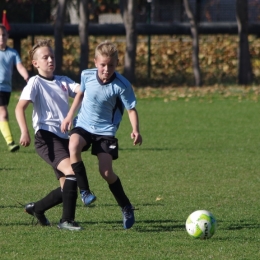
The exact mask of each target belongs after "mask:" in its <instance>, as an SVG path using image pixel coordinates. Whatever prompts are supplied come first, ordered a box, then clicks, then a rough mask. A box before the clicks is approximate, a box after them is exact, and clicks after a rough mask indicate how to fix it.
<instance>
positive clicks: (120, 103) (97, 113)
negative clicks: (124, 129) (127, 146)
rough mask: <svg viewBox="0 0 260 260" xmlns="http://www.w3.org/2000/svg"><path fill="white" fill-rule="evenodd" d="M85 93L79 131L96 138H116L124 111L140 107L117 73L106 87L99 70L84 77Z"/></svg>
mask: <svg viewBox="0 0 260 260" xmlns="http://www.w3.org/2000/svg"><path fill="white" fill-rule="evenodd" d="M81 91H82V92H84V98H83V100H82V104H81V109H80V111H79V113H78V117H77V121H76V127H81V128H83V129H85V130H86V131H88V132H90V133H92V134H98V135H106V136H108V135H109V136H115V134H116V131H117V129H118V127H119V124H120V122H121V120H122V115H123V111H124V108H126V109H127V110H129V109H132V108H134V107H135V106H136V98H135V94H134V91H133V88H132V86H131V84H130V82H129V81H128V80H127V79H126V78H125V77H123V76H122V75H120V74H119V73H117V72H115V73H114V75H113V76H112V78H111V79H110V81H109V82H107V83H103V82H102V81H101V80H100V79H99V77H98V74H97V69H88V70H84V71H82V73H81Z"/></svg>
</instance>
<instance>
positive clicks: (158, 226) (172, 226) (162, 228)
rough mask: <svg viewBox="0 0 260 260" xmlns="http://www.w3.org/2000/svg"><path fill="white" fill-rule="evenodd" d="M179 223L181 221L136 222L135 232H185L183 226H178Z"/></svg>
mask: <svg viewBox="0 0 260 260" xmlns="http://www.w3.org/2000/svg"><path fill="white" fill-rule="evenodd" d="M180 222H182V221H174V220H168V219H167V220H163V219H162V220H143V221H137V222H136V224H135V230H136V231H137V232H141V233H146V232H148V233H152V232H156V233H158V232H171V231H183V230H185V225H184V224H179V223H180Z"/></svg>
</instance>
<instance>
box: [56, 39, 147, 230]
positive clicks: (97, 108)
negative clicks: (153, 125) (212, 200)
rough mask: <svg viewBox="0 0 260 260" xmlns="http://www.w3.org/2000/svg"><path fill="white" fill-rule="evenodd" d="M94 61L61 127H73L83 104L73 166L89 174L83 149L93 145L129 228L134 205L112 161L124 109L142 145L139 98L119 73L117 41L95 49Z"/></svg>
mask: <svg viewBox="0 0 260 260" xmlns="http://www.w3.org/2000/svg"><path fill="white" fill-rule="evenodd" d="M94 62H95V66H96V68H95V69H87V70H84V71H83V72H82V74H81V87H80V91H79V92H78V93H77V95H76V97H75V99H74V101H73V104H72V106H71V108H70V111H69V113H68V115H67V117H66V118H65V119H64V121H63V123H62V125H61V130H62V132H63V133H65V132H66V131H67V130H68V129H70V127H71V125H72V120H73V117H74V114H75V113H76V111H78V109H79V107H80V106H81V107H80V111H79V113H78V116H77V121H76V124H75V127H74V128H73V129H72V130H71V132H70V141H69V151H70V161H71V166H72V169H73V171H74V172H75V174H76V175H84V174H85V166H84V163H83V161H82V158H81V151H82V149H88V148H89V147H90V146H92V154H93V155H95V156H97V159H98V163H99V172H100V174H101V176H102V177H103V178H104V180H105V181H106V182H107V183H108V186H109V189H110V191H111V192H112V194H113V195H114V197H115V199H116V201H117V203H118V205H119V206H120V208H121V210H122V213H123V226H124V228H125V229H129V228H131V227H132V226H133V224H134V223H135V217H134V211H133V210H134V208H133V207H132V204H131V202H130V200H129V198H128V197H127V196H126V194H125V192H124V189H123V186H122V184H121V181H120V179H119V177H118V176H117V175H116V174H115V172H114V171H113V168H112V161H113V160H116V159H117V158H118V140H117V138H115V135H116V132H117V130H118V127H119V124H120V122H121V120H122V115H123V111H124V109H126V110H127V113H128V116H129V120H130V123H131V126H132V132H131V138H132V139H133V144H134V145H137V144H139V145H141V144H142V136H141V134H140V132H139V120H138V114H137V110H136V108H135V106H136V98H135V95H134V91H133V88H132V86H131V84H130V82H129V81H128V80H127V79H126V78H124V77H123V76H122V75H120V74H119V73H118V72H116V67H117V64H118V51H117V48H116V47H115V45H114V44H112V43H111V42H109V41H105V42H102V43H100V44H99V45H98V46H97V47H96V50H95V59H94Z"/></svg>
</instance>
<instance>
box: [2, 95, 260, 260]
mask: <svg viewBox="0 0 260 260" xmlns="http://www.w3.org/2000/svg"><path fill="white" fill-rule="evenodd" d="M17 96H18V95H17V93H16V94H13V95H12V100H11V104H10V106H9V111H10V123H11V126H12V131H13V134H14V136H15V139H16V141H18V140H19V129H18V126H17V124H16V121H15V117H14V112H13V110H14V107H15V104H16V102H17ZM259 108H260V107H259V103H257V102H254V101H253V100H249V99H242V100H238V99H235V98H232V97H230V98H226V99H225V100H224V99H222V98H216V97H215V98H214V97H211V98H210V99H208V98H207V97H204V98H196V97H195V98H191V99H189V101H188V102H185V100H178V101H172V102H164V100H163V99H140V100H139V101H138V106H137V109H138V112H139V116H140V126H141V133H142V135H143V145H142V146H140V147H133V146H132V142H131V139H130V131H131V127H130V123H129V121H128V119H127V117H126V116H125V117H124V119H123V122H122V124H121V126H120V129H119V131H118V135H117V137H118V138H119V144H120V152H119V156H120V158H119V159H118V160H117V161H115V162H114V169H115V171H116V173H117V174H118V175H119V176H120V178H121V181H122V183H123V185H124V188H125V191H126V193H127V194H128V196H129V198H130V199H131V201H132V203H133V204H134V205H135V206H136V207H137V208H138V209H139V210H136V211H135V215H136V224H135V225H134V227H133V228H132V229H130V230H123V228H122V220H121V213H120V210H119V208H118V206H117V205H116V203H115V200H114V199H113V197H112V195H111V194H110V192H109V189H108V187H107V184H106V183H105V182H104V181H103V180H102V179H101V177H100V176H99V173H98V169H97V160H96V158H95V157H94V156H92V155H91V154H90V153H89V152H86V153H84V161H85V164H86V166H87V171H88V177H89V181H90V184H91V189H92V190H93V191H94V192H95V194H96V195H97V197H98V200H97V201H96V203H95V206H93V207H90V208H86V207H84V206H83V204H82V203H81V201H80V199H79V198H78V203H77V206H78V207H77V213H76V220H77V221H78V222H79V223H80V225H81V226H82V227H84V230H83V231H82V232H67V231H61V230H58V229H57V228H56V223H57V222H58V221H59V218H60V216H61V209H62V208H61V207H60V206H58V207H55V208H53V209H51V210H49V211H48V212H47V214H46V215H47V217H48V218H49V219H50V221H51V222H52V224H53V225H52V227H40V226H38V225H37V226H35V225H32V224H31V217H30V216H29V215H27V214H25V213H24V212H23V208H22V207H21V206H20V205H19V204H18V203H17V202H16V201H18V202H20V203H27V202H31V201H35V200H38V199H40V198H41V197H43V196H44V195H46V194H47V193H48V192H49V191H50V190H51V189H54V188H56V187H57V186H58V181H56V180H55V176H54V173H53V171H52V169H51V168H50V167H49V166H48V165H47V164H46V163H45V162H44V161H42V160H41V159H40V158H39V157H38V155H36V153H35V152H34V147H33V145H31V146H30V147H28V148H21V149H20V151H19V152H18V153H15V154H10V153H9V152H8V151H7V149H6V145H5V143H4V140H3V138H2V136H0V138H2V141H1V144H2V145H1V147H0V157H1V159H0V160H1V165H0V169H1V171H0V172H1V189H0V220H1V222H0V226H1V227H0V237H1V239H0V248H1V257H0V258H1V259H100V260H101V259H104V260H107V259H135V260H136V259H156V260H157V259H177V260H178V259H180V260H183V259H184V260H185V259H227V260H230V259H236V260H237V259H248V260H252V259H260V250H259V244H260V243H259V242H260V233H259V229H260V218H259V209H260V202H259V184H260V177H259V176H260V175H259V168H260V167H259V165H260V161H259V145H260V120H259ZM30 118H31V114H30V113H29V111H28V122H30ZM30 124H31V122H30ZM32 138H33V135H32ZM197 209H207V210H209V211H211V212H212V213H213V214H214V215H215V217H216V219H217V222H218V229H217V232H216V234H215V235H214V236H213V237H212V238H211V239H209V240H195V239H192V238H191V237H189V235H188V234H187V232H186V230H185V221H186V218H187V217H188V215H189V214H190V213H191V212H193V211H195V210H197Z"/></svg>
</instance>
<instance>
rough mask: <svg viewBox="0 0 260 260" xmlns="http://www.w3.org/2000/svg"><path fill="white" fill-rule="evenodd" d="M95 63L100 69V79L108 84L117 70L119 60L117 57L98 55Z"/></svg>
mask: <svg viewBox="0 0 260 260" xmlns="http://www.w3.org/2000/svg"><path fill="white" fill-rule="evenodd" d="M94 62H95V66H96V67H97V69H98V77H99V78H100V79H101V80H102V82H103V83H106V82H108V81H109V79H110V78H111V76H112V75H113V74H114V72H115V70H116V66H117V64H118V59H117V58H116V57H113V58H111V57H107V56H102V55H98V56H97V57H96V58H95V59H94Z"/></svg>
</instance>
